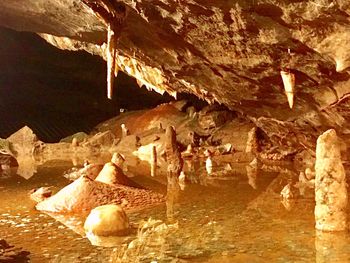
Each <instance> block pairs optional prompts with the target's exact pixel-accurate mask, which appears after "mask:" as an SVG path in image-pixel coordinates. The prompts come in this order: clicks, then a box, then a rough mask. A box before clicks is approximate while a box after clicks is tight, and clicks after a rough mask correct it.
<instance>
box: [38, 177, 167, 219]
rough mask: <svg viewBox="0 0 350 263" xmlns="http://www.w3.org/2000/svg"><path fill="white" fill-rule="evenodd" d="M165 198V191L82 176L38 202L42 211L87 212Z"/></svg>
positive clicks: (141, 205)
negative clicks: (109, 206) (111, 205)
mask: <svg viewBox="0 0 350 263" xmlns="http://www.w3.org/2000/svg"><path fill="white" fill-rule="evenodd" d="M162 202H164V197H163V196H162V195H161V194H158V193H154V192H153V191H150V190H145V189H138V188H133V187H128V186H124V185H115V186H111V185H108V184H105V183H101V182H98V181H93V180H91V179H90V178H88V177H86V176H82V177H80V178H79V179H77V180H76V181H74V182H73V183H71V184H69V185H67V186H66V187H64V188H63V189H61V190H60V191H59V192H58V193H56V194H55V195H53V196H51V197H49V198H47V199H46V200H44V201H42V202H40V203H38V204H37V205H36V208H37V209H38V210H40V211H45V212H54V213H86V212H89V211H90V210H91V209H93V208H95V207H97V206H101V205H106V204H117V205H120V204H123V205H124V209H125V210H126V211H130V210H138V209H144V208H147V207H150V206H154V205H158V204H161V203H162Z"/></svg>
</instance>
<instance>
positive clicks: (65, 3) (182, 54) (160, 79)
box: [0, 0, 350, 149]
mask: <svg viewBox="0 0 350 263" xmlns="http://www.w3.org/2000/svg"><path fill="white" fill-rule="evenodd" d="M119 2H121V3H124V4H125V5H126V7H127V10H128V15H127V18H126V21H125V25H126V26H125V28H124V30H123V31H122V32H121V37H120V39H119V44H118V45H117V49H118V52H117V53H118V55H117V57H116V64H117V66H118V68H119V69H120V70H122V71H124V72H127V73H128V74H130V75H132V76H134V77H136V78H137V79H138V82H139V83H140V85H145V86H146V87H147V88H149V89H154V90H157V91H158V92H160V93H162V92H164V91H167V92H168V93H170V94H172V95H173V96H176V95H177V93H179V92H187V93H192V94H195V95H196V96H198V97H200V98H203V99H205V100H207V101H210V102H213V101H218V102H220V103H222V104H224V105H226V106H228V107H229V108H230V109H232V110H235V111H238V112H241V113H243V114H245V115H246V116H248V117H249V118H250V119H251V120H252V121H253V122H255V124H256V125H257V126H258V127H259V128H261V129H262V130H263V131H264V132H265V133H266V134H267V135H268V136H269V137H270V138H271V139H273V140H274V141H275V142H276V143H278V144H280V145H284V144H285V141H290V146H294V147H307V148H309V149H314V146H315V141H316V138H317V136H318V135H319V134H320V133H321V132H323V131H325V130H326V129H328V128H329V127H333V128H334V129H336V131H337V132H338V134H339V136H344V135H346V134H348V132H349V130H350V126H349V124H348V123H350V122H349V121H348V118H349V116H348V112H349V111H350V110H349V92H350V91H349V83H350V75H349V67H350V53H349V52H348V50H349V43H350V41H349V35H350V34H349V25H350V21H349V15H350V4H349V1H347V0H338V1H314V0H306V1H292V0H287V1H275V0H274V1H267V0H262V1H234V2H228V1H223V0H215V1H175V0H168V1H165V0H158V1H144V0H140V1H136V2H135V1H129V0H121V1H119ZM0 25H2V26H6V27H9V28H13V29H17V30H26V31H32V32H37V33H42V34H41V36H42V37H43V38H45V39H46V40H47V41H48V42H50V43H52V44H53V45H56V46H57V47H60V48H62V49H69V50H79V49H84V50H87V51H88V52H90V53H92V54H96V55H100V56H101V57H104V59H106V52H105V51H106V45H102V44H103V42H105V41H106V29H107V28H106V26H105V25H104V24H103V23H102V22H101V21H100V20H99V19H98V18H97V17H96V16H95V15H94V14H93V12H92V11H91V10H90V9H89V8H88V7H87V6H85V5H84V4H83V3H82V1H79V0H49V1H44V0H26V1H24V0H18V1H16V3H13V1H1V2H0ZM284 68H286V69H288V70H290V72H291V73H292V74H293V75H294V76H295V94H294V106H293V109H292V110H291V109H290V108H289V106H288V102H287V99H286V97H285V94H284V90H283V83H282V79H281V76H280V71H281V70H282V69H284ZM128 127H129V126H128ZM130 129H131V128H130Z"/></svg>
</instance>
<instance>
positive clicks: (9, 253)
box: [0, 239, 30, 263]
mask: <svg viewBox="0 0 350 263" xmlns="http://www.w3.org/2000/svg"><path fill="white" fill-rule="evenodd" d="M29 254H30V253H29V252H28V251H23V250H22V249H21V248H16V247H14V246H11V245H9V244H8V243H7V242H6V241H5V240H4V239H0V262H3V263H11V262H13V263H16V262H17V263H20V262H29V258H28V255H29Z"/></svg>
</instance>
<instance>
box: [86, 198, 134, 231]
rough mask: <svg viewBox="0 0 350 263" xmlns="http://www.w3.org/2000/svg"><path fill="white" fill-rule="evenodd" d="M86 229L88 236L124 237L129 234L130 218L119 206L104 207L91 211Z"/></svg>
mask: <svg viewBox="0 0 350 263" xmlns="http://www.w3.org/2000/svg"><path fill="white" fill-rule="evenodd" d="M84 229H85V231H86V232H87V235H89V234H94V235H97V236H123V235H126V234H127V233H128V232H129V218H128V216H127V215H126V213H125V211H124V210H123V208H122V207H121V206H119V205H102V206H98V207H96V208H94V209H92V210H91V212H90V214H89V215H88V217H87V218H86V220H85V224H84Z"/></svg>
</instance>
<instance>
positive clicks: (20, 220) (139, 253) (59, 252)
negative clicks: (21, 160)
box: [0, 161, 350, 262]
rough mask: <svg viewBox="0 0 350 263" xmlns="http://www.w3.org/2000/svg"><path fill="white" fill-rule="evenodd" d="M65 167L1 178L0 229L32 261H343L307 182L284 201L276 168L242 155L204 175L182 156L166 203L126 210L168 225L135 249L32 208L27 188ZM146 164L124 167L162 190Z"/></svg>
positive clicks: (347, 252)
mask: <svg viewBox="0 0 350 263" xmlns="http://www.w3.org/2000/svg"><path fill="white" fill-rule="evenodd" d="M189 165H190V166H191V168H189V167H188V166H189ZM70 167H72V165H71V163H69V162H67V161H65V162H63V161H62V162H59V161H56V162H55V163H50V164H44V165H42V166H40V167H39V168H38V169H37V172H36V173H35V174H34V175H33V176H32V177H30V178H29V179H28V180H24V179H23V178H22V177H20V176H18V175H15V174H13V175H11V176H9V177H8V178H5V177H4V176H3V177H2V179H1V181H0V191H1V206H0V233H1V235H0V236H1V238H3V239H5V240H6V241H7V242H9V243H10V244H12V245H15V246H16V247H22V248H23V250H26V251H29V252H30V253H31V254H30V260H31V262H110V259H111V257H113V258H114V259H113V260H114V261H113V262H269V261H270V262H314V261H315V262H326V261H327V262H349V261H350V242H349V241H350V239H349V237H348V236H347V235H338V234H324V235H322V234H320V233H316V232H315V229H314V217H313V207H314V201H313V200H314V198H313V189H307V190H306V192H305V193H304V195H303V196H300V195H299V196H298V198H297V199H295V200H293V201H292V202H291V203H290V204H287V205H285V206H284V205H283V204H282V203H281V199H280V197H279V191H280V190H279V189H280V188H281V187H283V179H281V172H273V171H269V172H268V171H266V169H265V170H262V169H257V170H256V172H255V173H254V175H252V174H247V171H248V172H249V171H250V169H246V164H242V163H240V164H237V165H235V164H232V163H231V164H230V167H231V168H230V169H228V163H214V175H210V176H209V175H207V174H206V171H205V168H204V163H203V162H197V163H192V164H189V163H188V162H186V167H187V168H186V169H187V173H186V174H187V179H186V186H185V189H184V190H181V189H180V187H178V188H177V187H175V188H171V187H168V194H167V202H166V204H163V205H160V206H157V207H154V208H152V209H147V210H143V211H136V212H133V213H130V214H129V218H130V221H131V222H133V224H137V223H138V222H140V221H141V220H148V219H149V218H153V219H156V220H162V221H163V222H165V223H167V224H168V226H170V227H169V228H167V230H166V231H164V229H163V230H161V231H163V232H161V233H158V235H157V236H156V237H155V236H154V235H153V236H152V235H150V236H149V238H151V239H152V242H150V241H149V240H148V241H147V240H145V242H146V243H145V244H144V245H143V246H142V247H139V248H138V249H136V250H135V249H134V250H133V249H132V247H130V246H129V249H127V248H126V246H125V245H124V246H123V244H128V243H130V242H131V241H132V240H133V239H135V238H136V236H135V234H134V235H131V236H128V237H121V238H118V240H117V241H116V243H115V244H114V246H115V248H116V250H115V251H114V252H113V248H111V247H103V246H93V245H91V243H90V242H89V240H88V239H87V238H85V237H82V236H81V235H79V234H78V233H76V232H79V231H76V232H74V231H72V230H71V229H70V228H71V226H72V225H74V223H72V222H70V223H69V222H68V223H67V222H64V221H62V222H63V223H66V224H62V223H61V222H59V221H57V220H55V219H53V218H52V217H51V216H49V215H47V214H43V213H40V212H38V211H36V210H35V209H34V202H33V201H32V200H31V199H30V198H29V194H28V192H29V191H30V190H31V189H33V188H36V187H40V186H46V185H53V186H54V187H55V188H57V190H58V189H60V188H62V187H63V186H65V185H67V184H68V183H69V181H68V180H67V179H66V178H64V177H63V176H62V173H63V172H64V171H65V170H67V169H68V168H70ZM145 167H147V165H142V163H141V164H140V165H138V166H134V167H128V173H129V175H130V173H133V175H134V177H133V179H134V180H135V181H136V182H138V183H139V184H141V185H144V186H146V187H147V188H150V189H153V190H155V191H158V192H161V193H164V194H166V193H167V186H166V183H164V182H166V179H164V175H162V174H158V175H157V176H156V177H155V178H151V177H150V176H149V175H148V174H149V170H147V168H145ZM135 168H136V169H135ZM136 171H137V172H136ZM215 171H216V173H215ZM282 176H283V175H282ZM249 178H250V179H249ZM181 187H183V185H182V186H181ZM276 189H278V190H276ZM78 224H79V223H77V225H78ZM80 224H81V222H80ZM73 228H74V227H73ZM327 235H328V236H327ZM329 235H331V236H329ZM102 245H103V244H102ZM112 255H113V256H112ZM118 259H119V261H118Z"/></svg>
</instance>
